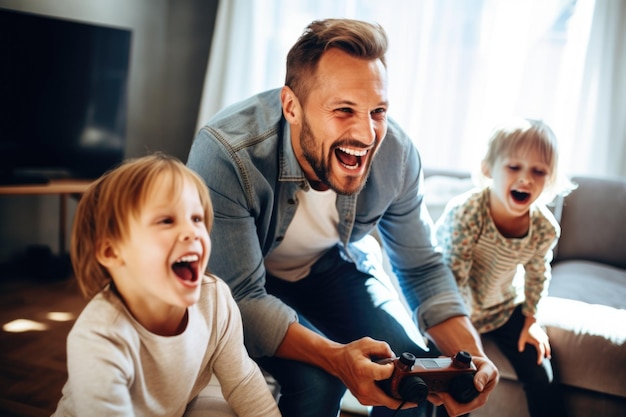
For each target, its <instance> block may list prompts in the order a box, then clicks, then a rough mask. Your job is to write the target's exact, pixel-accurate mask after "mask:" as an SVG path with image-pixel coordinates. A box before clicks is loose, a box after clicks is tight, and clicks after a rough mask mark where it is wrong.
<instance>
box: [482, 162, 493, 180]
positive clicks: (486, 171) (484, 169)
mask: <svg viewBox="0 0 626 417" xmlns="http://www.w3.org/2000/svg"><path fill="white" fill-rule="evenodd" d="M480 171H481V172H482V173H483V175H484V176H485V178H491V168H489V164H488V163H487V161H485V160H483V161H482V162H481V163H480Z"/></svg>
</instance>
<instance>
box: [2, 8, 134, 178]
mask: <svg viewBox="0 0 626 417" xmlns="http://www.w3.org/2000/svg"><path fill="white" fill-rule="evenodd" d="M131 38H132V33H131V31H130V30H125V29H120V28H113V27H105V26H102V25H95V24H87V23H80V22H75V21H70V20H65V19H59V18H53V17H47V16H42V15H35V14H29V13H22V12H16V11H10V10H6V9H0V182H2V183H27V182H45V181H46V180H48V179H50V178H51V177H75V178H96V177H98V176H99V175H101V174H102V173H103V172H105V171H106V170H108V169H110V168H112V167H113V166H114V165H116V164H118V163H119V162H120V161H121V160H122V159H123V157H124V148H125V142H126V113H127V84H128V76H129V69H130V48H131Z"/></svg>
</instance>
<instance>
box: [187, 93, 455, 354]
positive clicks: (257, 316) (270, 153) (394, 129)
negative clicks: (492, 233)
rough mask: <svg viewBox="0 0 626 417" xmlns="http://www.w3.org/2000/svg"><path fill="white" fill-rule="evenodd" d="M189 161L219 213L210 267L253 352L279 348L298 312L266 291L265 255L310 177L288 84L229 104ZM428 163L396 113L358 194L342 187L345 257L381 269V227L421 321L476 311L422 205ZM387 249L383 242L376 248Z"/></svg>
mask: <svg viewBox="0 0 626 417" xmlns="http://www.w3.org/2000/svg"><path fill="white" fill-rule="evenodd" d="M187 165H188V166H189V167H191V168H192V169H193V170H195V171H196V172H198V173H199V174H200V175H201V176H202V177H203V178H204V180H205V182H206V183H207V186H208V187H209V191H210V193H211V200H212V202H213V209H214V212H215V220H214V225H213V228H212V230H211V239H212V243H213V245H212V252H211V257H210V261H209V270H210V271H211V272H212V273H214V274H216V275H218V276H219V277H221V278H222V279H223V280H225V281H226V282H227V283H228V284H229V286H230V288H231V291H232V293H233V296H234V298H235V300H236V301H237V303H238V305H239V308H240V310H241V314H242V318H243V322H244V333H245V340H246V346H247V348H248V351H249V352H250V355H251V356H253V357H259V356H272V355H273V354H274V352H275V351H276V349H277V348H278V346H279V345H280V343H281V342H282V340H283V338H284V336H285V333H286V331H287V327H288V326H289V325H290V324H291V323H292V322H294V321H296V320H297V315H296V313H295V312H294V311H293V310H292V309H291V308H290V307H288V306H287V305H285V304H284V303H282V302H281V301H280V300H279V299H277V298H275V297H273V296H271V295H268V294H267V293H266V291H265V287H264V284H265V267H264V263H263V259H264V257H265V256H266V255H267V254H268V253H270V252H271V251H272V250H273V249H275V248H276V247H277V246H278V245H279V244H280V242H281V241H282V239H283V237H284V236H285V233H286V231H287V227H288V226H289V223H290V222H291V220H292V219H293V217H294V214H295V212H296V209H297V207H298V201H297V198H296V191H297V190H298V189H299V188H304V189H306V188H307V187H308V183H307V181H306V179H305V177H304V173H303V171H302V169H301V168H300V165H299V164H298V161H297V160H296V157H295V155H294V152H293V149H292V146H291V140H290V128H289V124H288V123H286V121H285V119H284V117H283V114H282V107H281V102H280V89H275V90H271V91H267V92H264V93H261V94H258V95H256V96H253V97H251V98H249V99H247V100H245V101H243V102H240V103H238V104H234V105H232V106H229V107H227V108H225V109H223V110H222V111H220V112H219V113H218V114H216V115H215V116H214V117H213V118H212V119H211V120H210V121H209V122H208V124H207V125H206V126H204V127H203V128H202V129H201V130H200V132H199V133H198V134H197V136H196V138H195V140H194V143H193V145H192V147H191V150H190V153H189V158H188V161H187ZM422 182H423V175H422V168H421V161H420V158H419V155H418V152H417V150H416V148H415V146H414V145H413V143H412V142H411V140H410V138H409V137H408V136H407V135H406V134H405V133H404V132H403V131H402V129H401V128H400V127H399V126H398V125H397V123H395V122H394V121H393V120H389V123H388V131H387V135H386V137H385V139H384V140H383V142H382V144H381V145H380V148H379V150H378V153H377V155H376V156H375V158H374V160H373V161H372V166H371V171H370V175H369V177H368V179H367V183H366V185H365V187H364V188H363V189H362V190H361V191H360V193H358V194H357V195H349V196H346V195H338V196H337V210H338V212H339V225H338V228H339V237H340V240H341V249H342V255H343V256H344V257H345V258H346V259H348V260H352V261H353V262H354V263H355V264H356V265H357V267H358V268H359V270H361V271H364V272H368V273H371V274H372V275H375V276H381V274H384V273H383V272H382V263H381V260H380V256H379V254H378V255H377V253H376V250H374V251H372V250H371V248H372V247H373V246H372V245H371V240H372V238H371V237H370V238H369V239H365V238H366V237H367V236H368V235H369V234H370V233H371V232H372V231H373V229H374V228H378V233H379V236H380V238H381V240H382V242H383V246H384V247H385V249H386V251H387V254H388V256H389V260H390V263H391V265H392V268H393V271H394V273H395V274H396V276H397V277H398V281H399V284H400V287H401V289H402V291H403V293H404V296H405V298H406V300H407V302H408V304H409V306H410V308H411V309H412V310H413V311H414V312H415V314H416V320H417V322H418V323H419V325H420V327H421V328H422V329H427V328H428V327H430V326H432V325H435V324H437V323H440V322H442V321H444V320H446V319H448V318H450V317H454V316H460V315H467V310H466V308H465V306H464V304H463V300H462V299H461V297H460V295H459V293H458V290H457V288H456V284H455V280H454V277H453V275H452V273H451V272H450V270H449V269H448V268H447V267H446V266H445V265H444V263H443V261H442V258H441V254H440V253H439V252H438V251H436V250H435V248H434V243H435V242H434V240H433V239H434V238H433V234H432V233H431V228H432V220H431V219H430V216H429V214H428V212H427V210H426V208H425V206H424V205H423V204H422V201H423V194H422V191H421V183H422ZM376 249H377V251H378V253H380V248H379V247H377V248H376Z"/></svg>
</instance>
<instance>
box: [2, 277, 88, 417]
mask: <svg viewBox="0 0 626 417" xmlns="http://www.w3.org/2000/svg"><path fill="white" fill-rule="evenodd" d="M26 275H28V274H26ZM84 304H85V301H84V300H83V298H82V296H81V295H80V294H79V292H78V288H77V285H76V282H75V280H74V279H73V278H67V277H66V278H63V279H59V278H50V277H47V278H38V279H34V278H26V277H24V276H23V275H22V274H20V273H19V272H17V271H15V270H13V269H12V268H3V269H2V271H1V273H0V326H1V331H0V415H1V416H7V417H8V416H11V417H14V416H15V417H17V416H24V417H27V416H29V417H39V416H42V417H43V416H50V414H52V412H53V411H54V410H55V408H56V404H57V402H58V401H59V398H60V397H61V388H62V387H63V384H64V383H65V379H66V378H67V370H66V367H65V357H66V354H65V338H66V337H67V333H68V332H69V330H70V328H71V327H72V324H73V323H74V320H75V318H76V316H77V315H78V313H79V312H80V311H81V310H82V308H83V306H84Z"/></svg>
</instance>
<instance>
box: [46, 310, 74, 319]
mask: <svg viewBox="0 0 626 417" xmlns="http://www.w3.org/2000/svg"><path fill="white" fill-rule="evenodd" d="M46 318H47V319H48V320H52V321H71V320H74V319H76V314H74V313H68V312H66V311H51V312H49V313H48V314H46Z"/></svg>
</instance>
